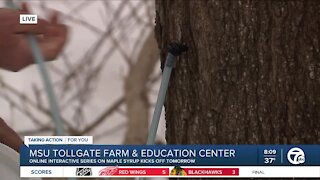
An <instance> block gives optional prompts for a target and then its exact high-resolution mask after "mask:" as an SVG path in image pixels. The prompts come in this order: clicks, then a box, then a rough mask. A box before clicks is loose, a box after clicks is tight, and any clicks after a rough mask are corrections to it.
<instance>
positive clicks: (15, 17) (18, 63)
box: [0, 4, 67, 71]
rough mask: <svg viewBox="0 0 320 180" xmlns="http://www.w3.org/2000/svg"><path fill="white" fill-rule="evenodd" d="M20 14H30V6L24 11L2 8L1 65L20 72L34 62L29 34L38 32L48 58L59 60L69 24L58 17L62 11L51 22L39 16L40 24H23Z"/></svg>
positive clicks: (0, 16) (0, 30) (0, 34)
mask: <svg viewBox="0 0 320 180" xmlns="http://www.w3.org/2000/svg"><path fill="white" fill-rule="evenodd" d="M20 14H29V11H28V9H27V5H26V4H23V5H22V10H11V9H3V8H0V22H1V23H0V67H1V68H4V69H7V70H10V71H19V70H20V69H22V68H24V67H26V66H28V65H30V64H32V63H33V62H34V60H33V56H32V52H31V48H30V47H29V44H28V43H27V40H26V37H25V35H26V34H29V33H30V34H35V35H36V37H37V40H38V44H39V47H40V49H41V51H42V54H43V56H44V58H45V60H47V61H50V60H53V59H55V58H56V57H57V56H58V54H59V53H60V52H61V50H62V48H63V46H64V45H65V43H66V39H67V27H66V26H65V25H63V24H61V23H59V20H58V15H59V13H58V12H54V13H52V15H51V18H50V20H49V21H46V20H44V19H39V18H38V24H36V25H26V24H20V23H19V19H20Z"/></svg>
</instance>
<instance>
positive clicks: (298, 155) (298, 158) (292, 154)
mask: <svg viewBox="0 0 320 180" xmlns="http://www.w3.org/2000/svg"><path fill="white" fill-rule="evenodd" d="M287 159H288V161H289V162H290V163H291V164H294V165H298V164H303V163H304V162H305V161H306V157H305V155H304V152H303V150H302V149H300V148H298V147H294V148H291V149H290V150H289V151H288V154H287Z"/></svg>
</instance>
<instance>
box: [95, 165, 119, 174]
mask: <svg viewBox="0 0 320 180" xmlns="http://www.w3.org/2000/svg"><path fill="white" fill-rule="evenodd" d="M117 171H118V166H111V167H106V168H103V169H101V170H100V171H99V176H112V175H114V174H115V173H116V172H117Z"/></svg>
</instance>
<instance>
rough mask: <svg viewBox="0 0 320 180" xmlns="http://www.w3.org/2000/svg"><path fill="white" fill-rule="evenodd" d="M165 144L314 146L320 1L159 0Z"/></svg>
mask: <svg viewBox="0 0 320 180" xmlns="http://www.w3.org/2000/svg"><path fill="white" fill-rule="evenodd" d="M156 11H157V14H156V15H157V16H156V30H155V32H156V37H157V41H158V45H159V48H160V49H161V60H162V63H163V61H164V60H165V56H166V53H167V46H168V44H169V42H171V41H179V42H185V43H186V44H187V45H188V47H189V51H188V52H187V53H186V54H185V55H182V56H181V57H180V58H179V59H178V61H177V63H176V67H175V68H174V70H173V74H172V77H171V81H170V85H169V90H168V94H167V99H166V103H165V109H166V123H167V131H166V139H167V143H168V144H297V143H301V144H319V143H320V123H319V119H320V53H319V41H320V13H319V12H320V1H316V0H314V1H303V0H301V1H267V0H265V1H249V0H188V1H185V0H174V1H171V0H156Z"/></svg>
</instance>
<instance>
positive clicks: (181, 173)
mask: <svg viewBox="0 0 320 180" xmlns="http://www.w3.org/2000/svg"><path fill="white" fill-rule="evenodd" d="M170 175H174V176H186V175H187V173H186V171H185V170H184V169H183V168H181V167H180V166H175V167H174V168H173V169H172V170H171V172H170Z"/></svg>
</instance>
